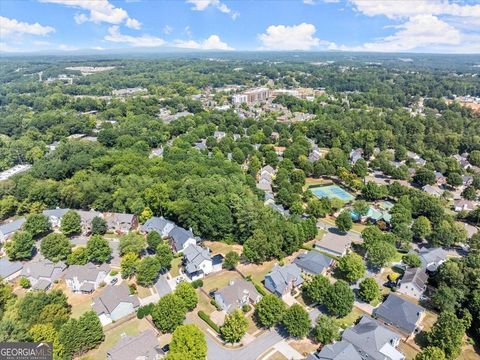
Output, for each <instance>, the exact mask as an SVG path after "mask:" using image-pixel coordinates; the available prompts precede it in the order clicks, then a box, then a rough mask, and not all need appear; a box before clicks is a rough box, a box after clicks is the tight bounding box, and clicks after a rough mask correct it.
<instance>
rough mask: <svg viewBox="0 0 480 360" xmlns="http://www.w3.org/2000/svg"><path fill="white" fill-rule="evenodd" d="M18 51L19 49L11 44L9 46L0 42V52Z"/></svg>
mask: <svg viewBox="0 0 480 360" xmlns="http://www.w3.org/2000/svg"><path fill="white" fill-rule="evenodd" d="M18 51H21V50H20V49H18V48H15V47H13V46H10V45H8V44H7V43H5V42H0V52H5V53H7V52H18Z"/></svg>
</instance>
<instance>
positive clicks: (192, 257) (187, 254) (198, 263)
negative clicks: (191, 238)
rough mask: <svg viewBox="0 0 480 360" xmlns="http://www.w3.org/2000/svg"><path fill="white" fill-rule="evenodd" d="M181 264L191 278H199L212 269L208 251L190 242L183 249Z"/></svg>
mask: <svg viewBox="0 0 480 360" xmlns="http://www.w3.org/2000/svg"><path fill="white" fill-rule="evenodd" d="M183 264H184V265H185V271H186V273H187V275H188V277H189V278H190V279H192V280H197V279H201V278H203V277H204V276H205V275H208V274H210V273H211V272H212V271H213V265H212V257H211V255H210V251H209V250H208V249H205V248H202V247H200V246H198V245H197V244H191V245H189V246H188V247H187V248H186V249H185V250H184V251H183Z"/></svg>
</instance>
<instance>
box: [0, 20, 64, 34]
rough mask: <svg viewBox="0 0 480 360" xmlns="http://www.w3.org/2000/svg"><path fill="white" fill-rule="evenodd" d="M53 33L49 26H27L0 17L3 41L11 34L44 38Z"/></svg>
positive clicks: (27, 24)
mask: <svg viewBox="0 0 480 360" xmlns="http://www.w3.org/2000/svg"><path fill="white" fill-rule="evenodd" d="M54 31H55V29H54V28H53V27H51V26H44V25H40V24H39V23H35V24H29V23H26V22H22V21H18V20H16V19H9V18H7V17H4V16H0V35H1V37H2V39H5V37H6V36H8V35H12V34H13V35H37V36H45V35H47V34H49V33H51V32H54Z"/></svg>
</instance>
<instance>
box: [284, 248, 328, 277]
mask: <svg viewBox="0 0 480 360" xmlns="http://www.w3.org/2000/svg"><path fill="white" fill-rule="evenodd" d="M333 262H334V261H333V259H332V258H331V257H328V256H326V255H323V254H322V253H319V252H318V251H309V252H306V253H304V254H300V255H298V256H297V258H296V259H295V260H294V261H293V263H294V264H296V265H297V266H298V267H299V268H300V269H302V270H303V271H305V272H307V273H309V274H312V275H318V274H322V273H324V272H325V271H326V270H327V269H328V268H329V267H330V266H332V265H333Z"/></svg>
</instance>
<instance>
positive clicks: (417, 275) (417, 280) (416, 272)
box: [401, 268, 428, 290]
mask: <svg viewBox="0 0 480 360" xmlns="http://www.w3.org/2000/svg"><path fill="white" fill-rule="evenodd" d="M427 280H428V275H427V272H426V271H425V269H422V268H409V269H407V270H405V273H404V274H403V278H402V282H401V283H402V284H408V283H411V284H413V285H415V286H416V288H417V289H418V290H422V289H424V288H425V285H426V283H427Z"/></svg>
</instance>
